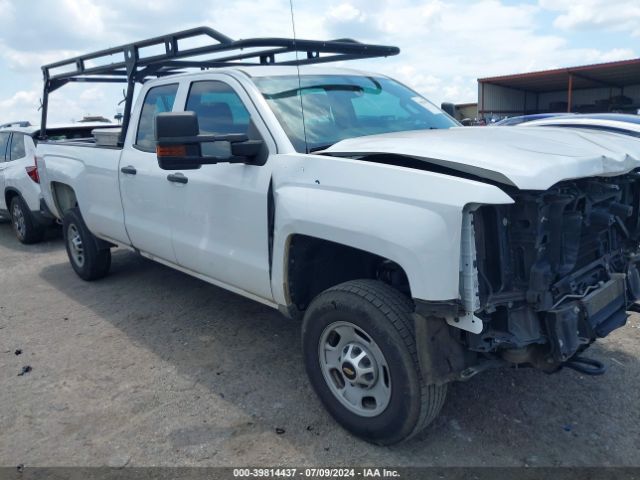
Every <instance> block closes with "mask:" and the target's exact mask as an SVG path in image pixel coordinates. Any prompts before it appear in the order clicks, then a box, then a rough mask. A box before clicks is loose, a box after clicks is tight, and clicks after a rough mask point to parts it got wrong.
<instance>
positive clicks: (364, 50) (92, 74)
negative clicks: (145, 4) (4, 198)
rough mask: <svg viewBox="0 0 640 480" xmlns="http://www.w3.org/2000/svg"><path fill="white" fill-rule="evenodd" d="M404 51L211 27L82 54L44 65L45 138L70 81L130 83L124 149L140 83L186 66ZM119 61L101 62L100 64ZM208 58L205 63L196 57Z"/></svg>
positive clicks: (284, 61) (322, 59) (301, 60)
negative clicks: (60, 92) (54, 95)
mask: <svg viewBox="0 0 640 480" xmlns="http://www.w3.org/2000/svg"><path fill="white" fill-rule="evenodd" d="M198 37H200V38H204V39H206V40H207V42H210V44H209V43H208V44H205V45H202V46H197V47H192V48H186V49H181V48H180V45H179V42H180V41H183V40H187V39H193V38H198ZM153 47H155V48H158V47H160V48H164V53H160V54H152V55H149V56H144V49H145V48H153ZM287 53H289V54H290V53H301V54H303V55H300V56H298V55H296V58H295V59H291V58H290V57H291V56H290V55H289V58H288V59H286V58H285V59H282V58H281V57H282V56H283V54H287ZM398 53H400V49H399V48H397V47H390V46H384V45H368V44H364V43H360V42H356V41H355V40H351V39H339V40H330V41H320V40H298V39H292V38H251V39H244V40H233V39H231V38H229V37H227V36H226V35H224V34H222V33H220V32H218V31H216V30H214V29H212V28H209V27H197V28H193V29H190V30H184V31H181V32H176V33H170V34H167V35H163V36H160V37H154V38H150V39H147V40H142V41H139V42H134V43H129V44H126V45H121V46H119V47H113V48H108V49H105V50H100V51H98V52H94V53H89V54H86V55H80V56H78V57H74V58H70V59H68V60H63V61H60V62H56V63H51V64H49V65H45V66H43V67H42V72H43V76H44V92H43V95H42V122H41V126H40V132H41V136H42V139H43V140H45V139H46V137H44V135H45V132H46V124H47V113H48V106H49V94H50V93H51V92H53V91H55V90H57V89H58V88H60V87H62V86H63V85H66V84H67V83H69V82H96V83H126V84H127V91H126V94H125V106H124V113H123V119H122V133H121V134H120V141H119V143H120V145H122V144H123V143H124V137H125V135H126V131H127V127H128V125H129V118H130V116H131V107H132V103H133V93H134V89H135V84H136V83H137V82H139V83H143V82H145V81H146V80H148V79H150V78H156V77H162V76H166V75H172V74H177V73H181V72H182V71H184V69H188V68H200V69H203V70H204V69H210V68H223V67H238V66H260V65H311V64H318V63H328V62H337V61H343V60H357V59H363V58H375V57H388V56H392V55H397V54H398ZM114 55H115V56H118V57H119V58H116V59H115V61H111V62H110V63H106V64H100V61H101V60H102V61H103V62H104V61H109V60H112V59H111V58H109V57H112V56H114ZM201 56H209V58H205V59H194V58H193V57H201Z"/></svg>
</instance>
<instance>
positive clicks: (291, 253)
mask: <svg viewBox="0 0 640 480" xmlns="http://www.w3.org/2000/svg"><path fill="white" fill-rule="evenodd" d="M364 278H369V279H375V280H381V281H383V282H385V283H387V284H389V285H392V286H393V287H395V288H397V289H398V290H400V291H401V292H402V293H404V294H405V295H407V296H408V297H409V298H411V290H410V287H409V280H408V278H407V274H406V272H405V271H404V270H403V269H402V267H401V266H400V265H398V264H397V263H395V262H392V261H391V260H389V259H387V258H384V257H381V256H379V255H375V254H373V253H369V252H366V251H364V250H360V249H357V248H353V247H349V246H346V245H342V244H339V243H335V242H331V241H329V240H323V239H319V238H315V237H309V236H306V235H293V236H292V237H291V238H290V241H289V249H288V257H287V276H286V288H287V293H288V298H289V300H290V303H291V304H293V305H294V306H295V307H296V309H297V310H299V311H304V310H306V309H307V307H308V306H309V304H310V303H311V301H312V300H313V299H314V298H315V297H316V296H317V295H318V294H319V293H321V292H323V291H324V290H326V289H327V288H330V287H332V286H334V285H338V284H340V283H343V282H347V281H349V280H357V279H364Z"/></svg>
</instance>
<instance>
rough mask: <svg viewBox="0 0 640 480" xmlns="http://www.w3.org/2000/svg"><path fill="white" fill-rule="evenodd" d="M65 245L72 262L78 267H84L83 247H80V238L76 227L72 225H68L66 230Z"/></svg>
mask: <svg viewBox="0 0 640 480" xmlns="http://www.w3.org/2000/svg"><path fill="white" fill-rule="evenodd" d="M67 244H68V245H69V253H70V254H71V257H72V258H73V261H74V262H75V264H76V265H77V266H78V267H82V266H83V265H84V246H83V245H82V237H80V232H79V231H78V227H76V226H75V225H74V224H71V225H69V228H68V230H67Z"/></svg>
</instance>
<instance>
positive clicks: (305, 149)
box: [289, 0, 309, 153]
mask: <svg viewBox="0 0 640 480" xmlns="http://www.w3.org/2000/svg"><path fill="white" fill-rule="evenodd" d="M289 6H290V8H291V25H292V26H293V43H294V44H295V43H296V38H297V37H296V19H295V16H294V15H293V0H289ZM296 69H297V71H298V92H300V113H301V114H302V131H303V133H304V151H305V153H309V142H307V124H306V122H305V121H304V104H303V102H302V80H301V78H300V59H299V58H298V49H296Z"/></svg>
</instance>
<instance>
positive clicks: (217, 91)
mask: <svg viewBox="0 0 640 480" xmlns="http://www.w3.org/2000/svg"><path fill="white" fill-rule="evenodd" d="M186 110H187V111H190V112H195V113H196V115H198V123H199V125H200V133H201V134H212V133H219V134H222V135H224V134H227V133H247V129H248V127H249V119H250V116H249V112H248V111H247V109H246V108H245V106H244V104H243V103H242V100H241V99H240V97H239V96H238V94H237V93H236V92H235V91H234V90H233V88H231V87H230V86H229V85H227V84H226V83H223V82H218V81H203V82H194V83H193V84H192V85H191V89H190V90H189V97H188V99H187V108H186Z"/></svg>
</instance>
